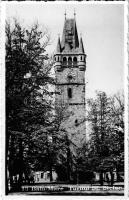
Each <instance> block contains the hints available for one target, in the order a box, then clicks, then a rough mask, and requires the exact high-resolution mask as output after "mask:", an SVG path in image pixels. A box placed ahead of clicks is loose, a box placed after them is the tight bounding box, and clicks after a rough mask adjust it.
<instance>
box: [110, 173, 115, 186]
mask: <svg viewBox="0 0 129 200" xmlns="http://www.w3.org/2000/svg"><path fill="white" fill-rule="evenodd" d="M110 174H111V186H113V184H114V174H113V172H112V171H111V172H110Z"/></svg>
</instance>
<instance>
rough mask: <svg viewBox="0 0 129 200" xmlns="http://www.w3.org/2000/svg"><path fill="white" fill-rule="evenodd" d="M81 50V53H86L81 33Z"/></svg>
mask: <svg viewBox="0 0 129 200" xmlns="http://www.w3.org/2000/svg"><path fill="white" fill-rule="evenodd" d="M79 50H80V53H85V51H84V46H83V41H82V36H81V35H80V42H79Z"/></svg>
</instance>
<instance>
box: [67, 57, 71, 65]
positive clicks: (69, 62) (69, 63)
mask: <svg viewBox="0 0 129 200" xmlns="http://www.w3.org/2000/svg"><path fill="white" fill-rule="evenodd" d="M68 65H72V58H71V57H69V58H68Z"/></svg>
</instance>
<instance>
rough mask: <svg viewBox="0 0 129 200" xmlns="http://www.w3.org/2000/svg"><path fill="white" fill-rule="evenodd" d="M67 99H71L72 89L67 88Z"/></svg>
mask: <svg viewBox="0 0 129 200" xmlns="http://www.w3.org/2000/svg"><path fill="white" fill-rule="evenodd" d="M68 97H69V98H70V99H71V98H72V89H71V88H68Z"/></svg>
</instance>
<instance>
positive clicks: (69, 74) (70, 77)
mask: <svg viewBox="0 0 129 200" xmlns="http://www.w3.org/2000/svg"><path fill="white" fill-rule="evenodd" d="M75 78H76V75H75V73H74V72H73V71H72V70H71V71H70V72H69V73H68V74H67V79H68V80H69V81H72V80H74V79H75Z"/></svg>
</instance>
